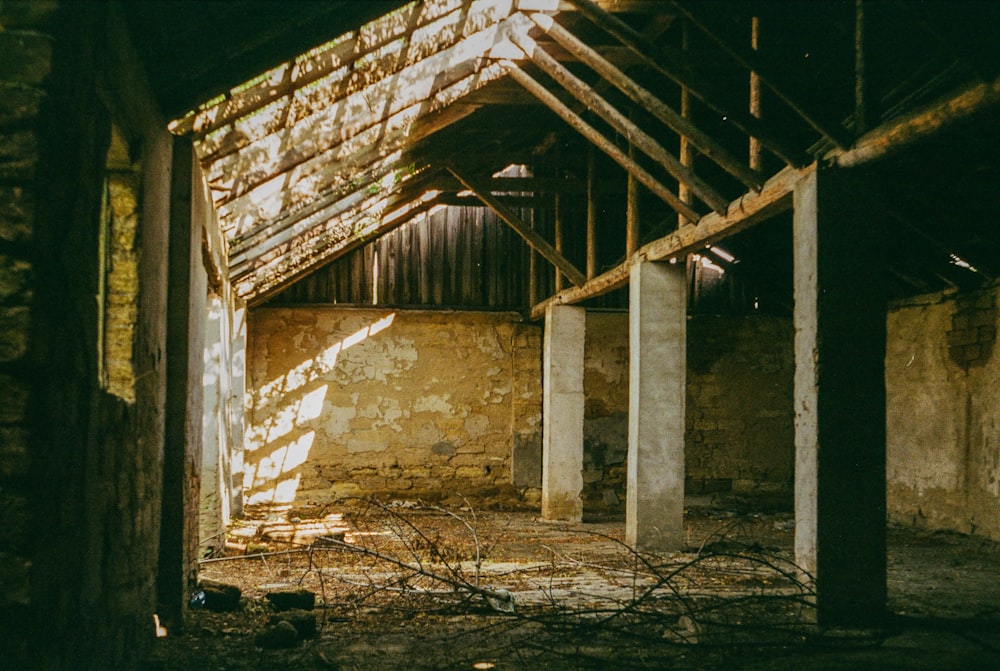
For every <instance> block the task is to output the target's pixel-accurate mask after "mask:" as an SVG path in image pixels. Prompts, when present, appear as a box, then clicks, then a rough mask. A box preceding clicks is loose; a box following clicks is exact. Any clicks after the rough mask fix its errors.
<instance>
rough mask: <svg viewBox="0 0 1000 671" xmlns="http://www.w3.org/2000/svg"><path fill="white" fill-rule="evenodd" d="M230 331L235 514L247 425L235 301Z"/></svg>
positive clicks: (242, 324) (243, 346)
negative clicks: (231, 330) (231, 331)
mask: <svg viewBox="0 0 1000 671" xmlns="http://www.w3.org/2000/svg"><path fill="white" fill-rule="evenodd" d="M232 319H233V333H232V363H231V365H232V376H233V379H232V386H231V388H230V390H229V391H230V399H229V414H230V419H229V449H230V454H231V458H232V464H231V470H232V474H231V477H232V482H231V490H230V491H231V492H232V499H231V502H230V508H231V510H232V515H233V516H234V517H242V516H243V476H244V460H243V439H244V431H245V429H246V414H245V408H244V405H243V404H244V397H245V396H246V391H247V383H246V379H247V355H246V351H247V308H246V304H245V303H243V301H238V302H237V305H236V307H235V309H234V311H233V316H232Z"/></svg>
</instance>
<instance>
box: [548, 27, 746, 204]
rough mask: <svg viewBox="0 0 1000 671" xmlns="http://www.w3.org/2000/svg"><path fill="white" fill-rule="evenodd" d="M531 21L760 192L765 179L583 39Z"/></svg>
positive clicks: (713, 159) (558, 28)
mask: <svg viewBox="0 0 1000 671" xmlns="http://www.w3.org/2000/svg"><path fill="white" fill-rule="evenodd" d="M530 18H531V20H532V21H534V22H535V24H536V25H538V27H540V28H541V29H542V30H544V31H546V33H548V35H549V36H550V37H552V39H553V40H555V41H556V43H557V44H559V45H561V46H562V47H563V48H564V49H566V50H567V51H568V52H570V53H571V54H573V55H574V56H576V57H577V58H579V59H580V60H581V61H583V62H584V63H586V64H587V65H588V66H590V67H591V68H593V70H594V71H595V72H597V73H598V74H599V75H601V77H603V78H604V80H605V81H607V82H609V83H610V84H611V85H613V86H614V87H615V88H617V89H618V90H619V91H621V92H622V93H624V94H625V95H626V96H628V97H629V99H630V100H632V101H633V102H635V103H636V104H638V105H640V106H641V107H643V108H644V109H645V110H646V111H648V112H649V113H650V114H652V115H653V116H655V117H656V118H657V119H659V120H660V121H661V122H663V123H664V124H665V125H666V126H667V127H669V128H670V129H672V130H673V131H674V132H676V133H678V134H679V135H681V136H683V137H686V138H687V139H688V140H690V141H691V143H692V144H694V146H696V147H697V148H698V149H699V150H700V151H701V153H702V154H704V155H705V156H707V157H708V158H709V159H710V160H712V161H715V162H716V163H717V164H718V165H719V166H720V167H721V168H722V169H723V170H725V171H726V172H728V173H729V174H731V175H732V176H733V177H735V178H736V179H738V180H740V181H741V182H743V184H744V186H746V187H747V188H749V189H754V190H757V189H760V187H761V185H762V184H763V183H764V180H763V178H762V177H761V176H760V174H758V173H757V171H755V170H751V169H750V168H749V167H747V166H746V165H744V164H743V163H742V162H741V161H740V160H739V159H737V158H736V157H735V156H733V155H732V154H731V153H730V152H729V150H727V149H726V148H725V147H723V146H722V145H721V144H719V143H718V142H716V141H715V140H713V139H712V138H711V137H710V136H709V135H708V134H707V133H705V132H703V131H702V130H701V129H699V128H698V127H697V126H695V125H694V124H693V123H691V122H690V121H689V120H687V119H685V118H684V117H683V115H681V114H678V113H677V112H675V111H674V110H672V109H671V108H670V106H669V105H667V104H666V103H664V102H663V101H662V100H660V99H659V98H658V97H657V96H655V95H653V94H652V93H651V92H650V91H649V90H647V89H646V88H644V87H642V86H640V85H639V84H637V83H636V82H635V81H634V80H633V79H632V78H631V77H629V76H628V75H626V74H625V72H623V71H622V70H620V69H619V68H617V67H616V66H615V65H613V64H612V63H610V62H609V61H608V60H607V59H606V58H604V57H603V56H602V55H601V54H599V53H598V52H597V51H596V50H594V49H592V48H591V47H589V46H588V45H587V44H586V43H585V42H583V40H581V39H579V38H578V37H576V36H575V35H573V34H572V33H571V32H569V31H568V30H566V29H565V28H563V27H562V26H560V25H559V24H558V23H556V22H555V21H553V20H552V17H550V16H548V15H545V14H532V15H531V16H530ZM723 207H724V206H723Z"/></svg>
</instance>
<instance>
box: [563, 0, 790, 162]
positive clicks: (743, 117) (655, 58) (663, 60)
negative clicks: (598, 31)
mask: <svg viewBox="0 0 1000 671" xmlns="http://www.w3.org/2000/svg"><path fill="white" fill-rule="evenodd" d="M572 1H573V3H574V4H576V5H577V6H578V7H579V9H580V13H581V14H583V15H584V16H586V17H587V18H588V19H590V21H591V22H593V23H594V24H595V25H597V26H599V27H600V28H602V29H604V30H605V31H607V33H608V34H609V35H611V36H612V37H614V38H615V39H617V40H618V41H620V42H621V43H622V44H624V45H625V46H627V47H628V48H629V49H631V50H632V51H633V52H634V53H635V54H636V55H637V56H638V57H639V58H641V59H642V61H643V63H644V64H645V65H646V66H647V67H650V68H653V69H654V70H656V71H657V72H659V73H661V74H662V75H664V76H665V77H667V78H669V79H672V80H673V81H675V82H677V84H679V85H680V86H683V87H687V88H688V89H689V90H690V91H691V94H692V95H694V96H695V97H697V98H698V99H699V100H701V101H702V102H703V103H705V105H707V106H708V107H709V108H710V109H712V110H714V111H715V112H716V113H718V114H720V115H721V116H724V117H726V118H727V119H728V120H729V121H730V122H731V123H732V124H733V125H734V126H736V127H737V128H739V129H740V130H742V131H743V132H744V133H747V134H748V135H750V136H752V137H756V138H757V139H759V140H760V141H761V144H763V145H764V146H765V147H767V148H768V149H770V150H771V151H772V152H774V154H775V155H776V156H777V157H778V158H780V159H781V160H783V161H784V162H785V163H787V164H788V165H791V166H795V167H802V166H804V165H805V164H806V161H807V157H806V156H805V154H803V153H802V152H800V151H799V150H797V149H796V148H794V147H792V146H791V145H789V144H788V143H786V142H785V141H784V140H782V139H781V138H779V137H778V136H777V135H775V134H774V133H773V132H771V130H770V129H769V128H768V127H767V126H766V125H765V124H764V123H763V122H762V121H761V120H760V119H757V118H756V117H754V116H753V115H751V114H747V113H746V112H744V111H743V110H740V109H737V108H735V107H730V106H729V105H728V104H725V103H723V102H721V101H724V100H726V99H727V96H725V95H723V94H722V93H720V92H719V91H717V90H716V89H715V86H714V85H713V84H712V83H711V82H710V81H708V80H707V79H705V78H703V77H701V76H699V75H698V74H696V73H695V72H694V71H693V70H691V68H689V67H688V66H687V64H686V61H685V60H684V58H683V57H681V56H680V55H679V54H677V53H675V51H674V50H671V49H668V48H666V47H664V46H660V45H658V44H655V43H653V42H651V41H650V40H649V39H647V38H646V37H644V36H643V35H641V34H640V33H639V32H637V31H636V30H635V29H634V28H632V26H630V25H628V24H627V23H625V22H624V21H622V20H621V19H620V18H618V17H617V16H614V15H613V14H610V13H608V12H606V11H604V10H603V9H602V8H601V7H600V6H598V5H597V4H596V3H594V2H592V1H591V0H572Z"/></svg>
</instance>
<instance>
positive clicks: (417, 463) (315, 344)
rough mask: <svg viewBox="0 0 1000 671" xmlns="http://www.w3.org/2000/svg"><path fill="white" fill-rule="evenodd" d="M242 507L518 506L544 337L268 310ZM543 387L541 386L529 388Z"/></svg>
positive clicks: (479, 320)
mask: <svg viewBox="0 0 1000 671" xmlns="http://www.w3.org/2000/svg"><path fill="white" fill-rule="evenodd" d="M248 330H249V343H250V344H249V356H248V373H247V374H248V378H249V380H248V388H249V389H250V392H249V403H248V417H247V421H248V431H247V441H246V448H247V449H246V465H245V469H246V479H245V487H246V493H247V496H248V502H249V503H251V504H253V503H259V504H272V503H273V504H289V503H290V504H292V505H295V506H299V505H306V504H309V503H317V504H322V503H327V502H330V501H332V500H336V499H338V498H343V497H350V496H376V497H380V498H383V499H392V498H402V499H417V498H421V499H424V500H439V499H442V498H447V497H449V496H457V495H464V496H469V497H471V498H475V499H476V500H477V501H478V502H479V504H480V505H488V504H489V502H490V501H500V500H503V501H504V502H505V503H507V504H509V503H510V502H512V501H514V500H516V492H515V490H514V488H513V487H512V485H511V484H510V483H511V472H510V469H511V445H512V439H513V437H515V436H519V437H521V440H528V441H530V440H532V438H531V437H532V436H534V435H537V431H538V427H539V419H540V405H541V404H540V386H539V388H537V389H536V388H533V387H532V388H527V387H526V386H525V385H524V384H522V383H521V382H517V381H515V378H516V377H517V373H518V372H520V371H524V370H525V369H526V368H527V369H529V370H535V369H534V367H533V366H532V365H531V363H530V362H527V361H525V360H524V358H523V354H524V353H525V352H527V353H528V356H529V358H532V357H533V358H535V359H537V357H538V353H539V342H540V341H539V337H538V328H537V327H535V326H530V325H524V324H521V323H519V318H518V317H517V315H512V314H509V313H485V312H428V311H396V310H385V309H343V308H339V309H338V308H333V307H315V308H309V307H304V308H265V309H258V310H253V311H251V313H250V318H249V329H248ZM535 379H536V380H537V377H536V378H535Z"/></svg>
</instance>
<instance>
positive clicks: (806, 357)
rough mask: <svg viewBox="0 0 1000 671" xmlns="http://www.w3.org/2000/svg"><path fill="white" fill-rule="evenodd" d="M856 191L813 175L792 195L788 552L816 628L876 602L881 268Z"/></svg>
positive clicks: (880, 573)
mask: <svg viewBox="0 0 1000 671" xmlns="http://www.w3.org/2000/svg"><path fill="white" fill-rule="evenodd" d="M859 185H860V180H854V179H852V177H851V176H850V175H849V174H848V173H846V172H845V171H834V170H829V171H827V170H818V171H816V172H813V173H812V174H811V175H809V176H808V177H806V178H804V179H803V180H802V181H801V182H800V183H799V184H798V186H797V187H796V189H795V214H794V224H793V228H794V268H795V269H794V284H795V524H796V526H795V556H796V562H797V563H798V565H799V567H800V568H801V569H802V570H803V571H805V572H806V574H807V575H808V576H811V578H812V579H813V580H814V581H815V582H814V587H815V590H816V606H817V617H818V620H819V622H820V624H866V623H870V622H872V621H876V620H878V619H879V618H881V616H882V615H883V614H884V610H885V605H886V555H885V329H886V327H885V298H884V289H883V287H884V281H883V272H884V270H883V264H882V262H881V259H880V258H879V253H880V251H881V246H880V245H879V241H878V237H879V222H878V219H877V212H875V211H874V209H873V208H872V206H871V204H870V201H867V200H866V198H865V197H864V190H863V188H859Z"/></svg>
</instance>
